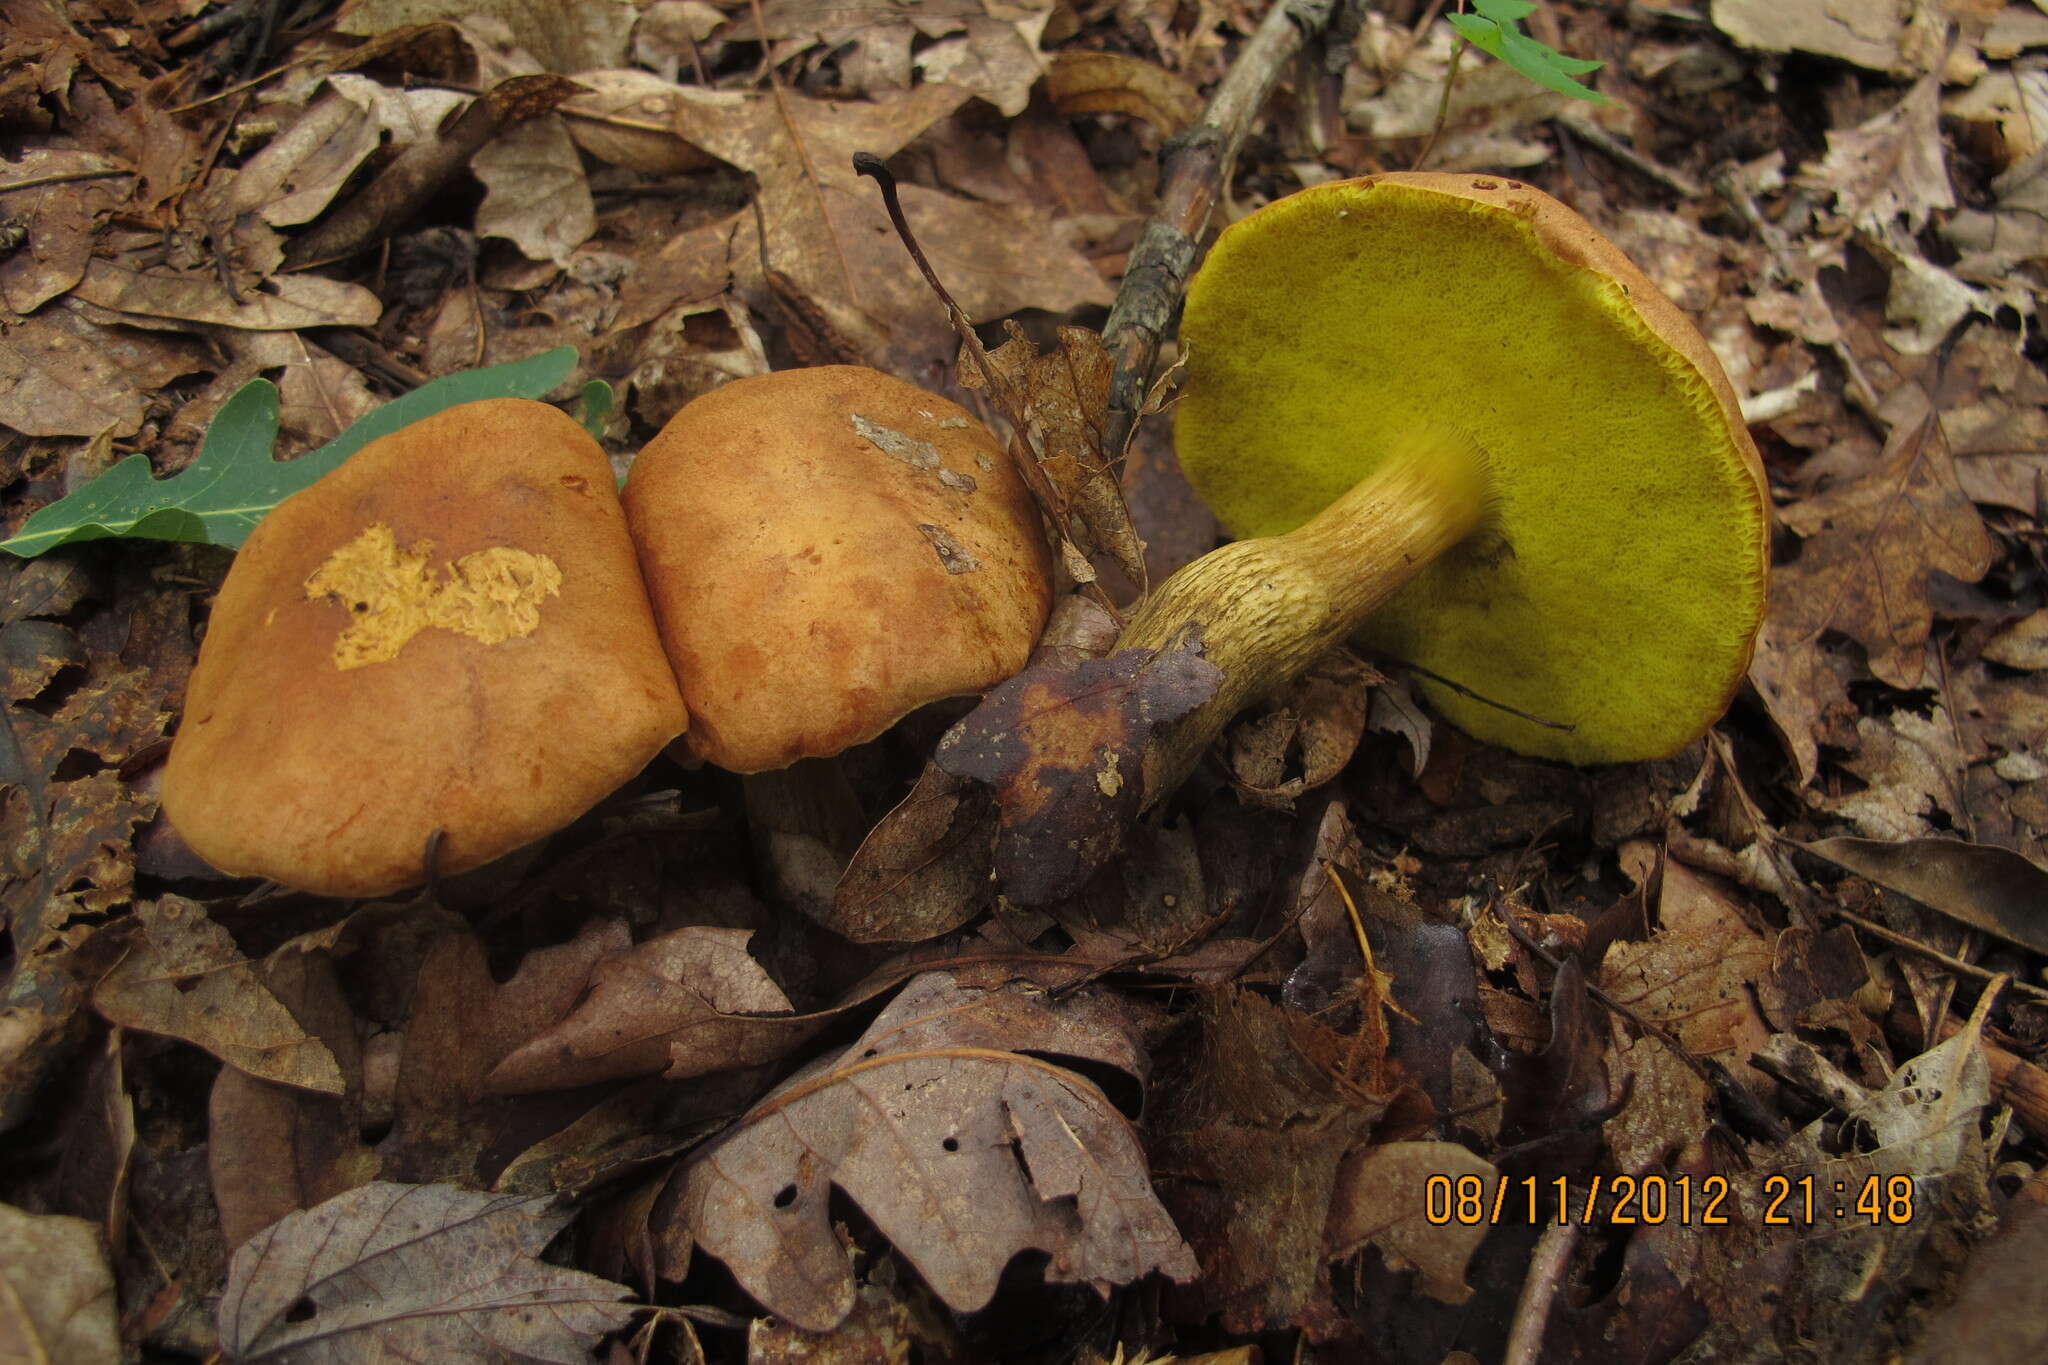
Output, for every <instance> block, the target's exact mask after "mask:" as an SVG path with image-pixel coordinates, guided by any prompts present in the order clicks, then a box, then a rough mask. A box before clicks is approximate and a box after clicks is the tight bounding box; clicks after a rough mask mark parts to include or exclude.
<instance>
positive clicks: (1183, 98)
mask: <svg viewBox="0 0 2048 1365" xmlns="http://www.w3.org/2000/svg"><path fill="white" fill-rule="evenodd" d="M1046 91H1047V93H1049V94H1050V95H1051V96H1052V103H1053V107H1054V108H1055V109H1057V110H1059V112H1060V113H1061V114H1062V115H1063V116H1065V117H1067V118H1072V117H1073V116H1074V115H1076V114H1123V115H1126V116H1128V117H1131V118H1141V119H1143V120H1145V122H1147V123H1149V124H1151V125H1152V126H1153V127H1154V128H1156V129H1158V130H1159V132H1160V134H1161V135H1162V136H1166V137H1171V136H1172V135H1173V134H1175V133H1177V132H1179V131H1180V130H1181V129H1183V128H1185V127H1187V126H1188V125H1189V124H1190V123H1193V122H1194V121H1195V120H1196V119H1198V118H1200V117H1201V116H1202V92H1201V91H1199V90H1197V89H1195V87H1194V86H1192V85H1190V84H1188V82H1187V81H1185V80H1183V79H1182V78H1181V77H1179V76H1176V75H1174V74H1173V73H1172V72H1171V71H1167V70H1165V69H1164V68H1162V67H1158V66H1155V65H1153V64H1152V63H1151V62H1148V61H1145V60H1143V59H1141V58H1138V57H1131V56H1126V55H1125V54H1124V53H1121V52H1080V51H1071V52H1058V53H1055V54H1053V59H1052V66H1051V69H1050V70H1048V71H1047V72H1046Z"/></svg>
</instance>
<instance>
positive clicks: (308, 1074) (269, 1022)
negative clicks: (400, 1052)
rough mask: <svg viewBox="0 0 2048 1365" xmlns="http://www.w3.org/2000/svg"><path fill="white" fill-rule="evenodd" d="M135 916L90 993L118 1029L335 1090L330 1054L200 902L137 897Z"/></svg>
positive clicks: (262, 1074)
mask: <svg viewBox="0 0 2048 1365" xmlns="http://www.w3.org/2000/svg"><path fill="white" fill-rule="evenodd" d="M135 921H136V924H137V926H138V928H139V929H140V933H139V934H138V936H137V941H136V943H135V944H134V946H133V948H132V949H131V950H130V951H129V953H128V954H127V955H126V956H125V957H123V958H122V959H121V961H120V963H119V965H117V966H116V967H115V968H114V970H112V971H111V972H108V973H107V975H106V976H105V977H104V978H102V979H101V981H100V984H99V986H98V987H97V988H96V989H95V990H94V991H93V997H92V1002H93V1007H94V1008H95V1009H97V1010H99V1012H100V1013H101V1014H103V1015H105V1016H106V1017H107V1018H108V1019H110V1020H112V1021H113V1022H114V1023H117V1024H120V1025H121V1026H122V1027H124V1028H132V1029H142V1030H144V1031H146V1032H149V1033H163V1034H168V1035H169V1036H171V1037H173V1038H180V1039H183V1040H184V1041H185V1042H188V1043H191V1044H193V1045H194V1046H196V1047H202V1048H204V1049H206V1050H207V1051H208V1052H211V1053H212V1054H213V1055H214V1056H216V1057H218V1058H220V1059H221V1060H222V1061H224V1062H226V1063H227V1064H228V1065H230V1066H232V1067H235V1068H237V1069H239V1070H242V1071H246V1072H248V1073H249V1074H250V1075H252V1076H255V1077H257V1078H259V1079H261V1080H267V1081H276V1082H277V1083H278V1084H280V1085H293V1086H298V1087H300V1088H301V1089H305V1090H318V1091H321V1092H323V1093H325V1094H330V1095H338V1094H340V1093H341V1092H342V1089H343V1083H342V1078H341V1068H340V1066H339V1065H338V1064H337V1063H336V1062H335V1060H334V1054H333V1053H332V1052H329V1051H328V1050H327V1045H326V1044H325V1043H322V1042H321V1041H320V1040H319V1039H317V1038H313V1037H309V1036H308V1035H307V1033H306V1031H305V1029H303V1028H302V1027H300V1025H299V1022H298V1021H297V1020H296V1019H294V1018H292V1014H291V1011H290V1010H288V1009H286V1008H285V1007H284V1003H283V1002H282V1001H280V1000H279V999H278V998H277V997H276V996H275V995H272V994H271V993H270V990H269V988H268V987H266V986H265V985H264V984H263V981H262V979H261V977H260V976H259V975H258V973H257V970H256V964H255V963H253V962H251V961H250V960H249V959H248V958H246V957H244V956H243V955H242V952H241V950H240V949H239V948H237V947H236V946H235V941H234V939H233V938H231V937H229V935H228V931H227V930H225V929H223V928H221V927H220V926H219V925H218V924H215V923H214V922H213V921H212V920H211V919H209V918H207V915H206V910H205V908H204V907H203V906H201V905H200V904H199V903H198V902H197V901H190V900H186V899H185V898H184V897H183V896H165V897H163V898H161V899H160V900H156V901H153V902H144V903H143V904H142V905H139V906H137V907H136V910H135Z"/></svg>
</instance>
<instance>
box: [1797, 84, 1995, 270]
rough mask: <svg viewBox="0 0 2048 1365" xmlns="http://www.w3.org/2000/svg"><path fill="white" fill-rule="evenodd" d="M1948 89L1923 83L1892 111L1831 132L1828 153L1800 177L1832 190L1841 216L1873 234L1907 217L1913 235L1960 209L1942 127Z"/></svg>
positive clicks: (1821, 187) (1906, 220) (1906, 95)
mask: <svg viewBox="0 0 2048 1365" xmlns="http://www.w3.org/2000/svg"><path fill="white" fill-rule="evenodd" d="M1940 94H1941V85H1940V82H1939V81H1937V80H1936V79H1935V78H1934V77H1932V76H1928V77H1925V78H1923V79H1922V80H1920V81H1919V82H1918V83H1917V84H1915V85H1914V86H1913V88H1912V89H1910V90H1908V91H1907V92H1906V94H1905V95H1904V96H1903V97H1902V98H1901V99H1900V100H1899V102H1898V103H1897V104H1894V105H1893V106H1892V107H1891V108H1889V109H1887V110H1885V111H1884V112H1883V113H1881V114H1879V115H1877V116H1876V117H1875V118H1871V119H1867V120H1865V121H1864V122H1863V123H1861V124H1858V125H1857V126H1856V127H1855V128H1852V129H1850V130H1848V131H1846V132H1840V131H1837V132H1830V133H1829V134H1828V154H1827V156H1825V157H1824V158H1822V160H1821V162H1820V164H1819V165H1818V166H1816V167H1814V168H1813V169H1812V170H1811V171H1809V172H1807V173H1805V174H1804V175H1803V176H1802V177H1801V179H1802V180H1803V181H1804V182H1805V183H1807V184H1810V185H1812V186H1813V187H1815V188H1817V189H1822V190H1826V191H1829V192H1831V193H1833V195H1834V196H1835V211H1836V212H1837V213H1839V214H1840V215H1841V216H1842V217H1844V218H1846V219H1848V220H1849V221H1850V222H1852V223H1854V224H1856V225H1857V226H1858V227H1861V228H1865V229H1867V230H1870V231H1872V232H1882V231H1884V230H1886V229H1888V228H1890V227H1891V226H1892V224H1893V222H1894V220H1896V219H1903V220H1904V221H1905V224H1906V227H1907V229H1908V230H1909V231H1911V232H1918V231H1919V230H1920V229H1921V228H1923V227H1925V226H1926V225H1927V221H1928V219H1929V218H1930V217H1932V216H1933V215H1934V214H1936V213H1938V212H1940V211H1941V210H1944V209H1952V208H1954V207H1955V206H1956V197H1955V191H1954V190H1952V189H1951V188H1950V187H1949V183H1948V153H1947V149H1946V148H1945V147H1944V146H1943V145H1942V138H1941V127H1940V114H1941V109H1940V104H1939V97H1940Z"/></svg>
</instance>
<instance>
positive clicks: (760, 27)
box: [748, 0, 862, 308]
mask: <svg viewBox="0 0 2048 1365" xmlns="http://www.w3.org/2000/svg"><path fill="white" fill-rule="evenodd" d="M748 3H749V4H750V5H751V6H752V7H753V11H754V28H755V30H756V31H757V32H758V33H759V34H760V35H761V70H762V72H763V73H764V74H765V75H766V76H767V77H768V92H769V94H771V95H773V96H774V97H775V112H776V113H777V114H779V115H780V116H781V118H782V126H783V127H784V128H786V129H788V130H789V142H790V145H791V146H792V147H794V148H796V159H797V163H798V164H799V165H801V166H802V167H803V168H804V179H806V180H808V181H810V182H811V193H813V194H815V195H817V196H818V217H820V218H822V219H823V220H824V221H825V235H826V236H827V237H829V238H830V239H831V241H832V254H833V255H834V256H837V257H838V258H839V277H840V278H841V279H843V280H845V281H846V301H847V302H848V303H849V304H851V305H852V306H853V307H855V308H860V307H862V304H861V301H860V285H859V284H857V283H856V282H855V281H854V278H853V267H852V266H851V265H850V264H848V263H847V259H846V244H845V243H843V242H841V241H840V240H839V225H838V224H837V223H834V222H833V221H832V206H831V205H830V204H828V203H826V202H825V182H824V181H823V180H820V179H819V178H818V168H817V167H816V166H814V165H812V164H811V153H810V149H809V148H808V147H806V146H804V135H803V131H802V130H801V129H799V128H798V127H797V126H796V116H795V115H794V114H792V113H790V111H789V100H788V98H787V97H786V96H785V95H784V94H783V93H782V78H781V77H780V76H777V75H776V74H775V62H774V60H773V57H774V50H773V48H772V47H771V46H770V44H769V42H768V21H767V20H766V19H763V18H762V17H761V0H748ZM763 231H764V232H765V231H766V229H765V228H763Z"/></svg>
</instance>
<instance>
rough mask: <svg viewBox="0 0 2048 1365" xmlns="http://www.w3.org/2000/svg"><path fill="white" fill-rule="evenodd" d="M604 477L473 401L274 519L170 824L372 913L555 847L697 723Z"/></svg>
mask: <svg viewBox="0 0 2048 1365" xmlns="http://www.w3.org/2000/svg"><path fill="white" fill-rule="evenodd" d="M685 721H686V716H685V712H684V710H683V705H682V700H681V698H680V697H679V696H678V695H677V692H676V685H675V678H674V675H673V674H672V673H671V672H670V670H669V666H668V660H667V659H666V658H665V657H664V656H663V654H662V650H661V640H660V638H659V636H658V635H657V634H656V632H655V629H654V618H653V615H652V612H651V609H650V608H649V606H648V601H647V592H646V589H645V588H644V587H643V585H642V584H641V581H640V571H639V565H638V564H637V562H636V560H635V557H634V554H633V546H632V543H631V541H630V540H629V539H628V538H627V533H626V522H625V516H624V514H623V512H622V511H621V509H620V506H619V500H618V495H617V492H616V485H615V480H614V478H613V475H612V470H611V465H610V463H609V462H608V461H607V460H606V458H605V455H604V452H603V450H601V449H600V448H599V447H598V444H597V442H596V441H594V440H592V439H591V437H590V435H589V434H588V433H587V432H585V431H584V430H583V428H581V427H580V426H578V425H577V424H576V423H575V422H574V421H572V420H570V419H569V418H568V417H567V416H565V415H564V414H563V413H561V412H560V411H558V410H556V409H554V408H551V407H549V406H547V405H546V404H544V403H536V402H531V401H528V400H526V399H519V398H497V399H490V400H487V401H484V402H477V403H464V404H461V405H459V406H456V407H452V408H448V409H446V410H444V411H442V412H440V413H437V414H435V415H434V416H431V417H428V418H425V419H423V420H422V421H419V422H416V423H414V424H412V425H411V426H408V427H405V428H403V429H401V430H399V431H397V432H394V433H392V434H391V435H389V436H385V437H382V438H380V439H378V440H375V441H372V442H370V443H369V444H368V445H365V446H364V447H363V448H362V449H361V450H359V451H357V452H356V453H355V454H354V455H353V456H351V457H350V458H349V459H348V460H347V461H345V462H344V463H343V464H342V465H341V466H340V467H338V468H337V469H335V470H334V471H333V472H332V473H330V474H328V475H327V476H326V477H324V478H322V479H320V480H319V481H318V482H317V483H315V484H313V485H312V486H311V487H308V488H306V489H305V490H303V491H301V492H299V493H297V494H295V495H293V496H292V497H290V498H287V499H286V500H285V501H284V502H283V503H281V504H279V506H278V507H277V509H276V510H275V511H273V512H271V513H270V515H269V516H267V517H265V518H264V519H263V521H262V522H261V523H260V524H259V525H258V526H257V527H256V530H255V531H254V533H253V534H251V535H250V537H249V540H248V543H247V544H246V545H244V546H243V547H242V550H241V553H240V554H239V555H237V556H236V558H235V562H234V564H233V566H232V567H231V568H230V569H229V571H228V575H227V579H226V581H225V582H224V583H223V584H222V585H221V590H220V594H219V596H218V598H217V599H216V601H215V603H214V608H213V614H212V617H211V619H210V621H209V624H208V627H207V632H206V639H205V642H204V644H203V646H202V647H201V649H200V653H199V662H198V666H197V667H196V668H195V669H194V670H193V673H192V681H191V686H190V689H189V691H188V695H187V700H186V706H185V719H184V722H183V725H182V726H181V728H180V730H179V732H178V736H177V739H176V740H175V741H174V742H173V744H172V747H171V755H170V759H169V762H168V765H167V766H166V769H165V772H164V781H163V806H164V811H165V814H166V815H167V816H168V817H169V818H170V821H171V824H172V826H173V827H174V828H176V830H177V831H178V833H179V834H180V835H182V836H183V837H184V839H185V841H186V843H188V844H189V845H191V847H192V848H193V850H194V851H195V852H197V853H198V854H199V855H200V856H201V857H203V858H204V859H206V860H207V861H208V862H209V863H212V864H213V865H214V866H215V867H218V868H220V869H221V870H223V871H226V872H231V873H235V874H237V875H249V876H262V877H269V878H272V879H274V880H276V881H279V882H282V883H284V884H286V885H288V886H293V887H297V888H299V889H301V890H306V891H314V892H319V893H322V894H326V895H335V896H375V895H383V894H386V893H388V892H391V891H395V890H398V889H399V888H401V887H404V886H407V885H409V884H411V883H413V882H417V881H419V880H420V879H421V877H422V873H423V869H424V855H425V851H426V848H427V845H428V841H429V839H430V838H431V837H432V836H433V835H435V834H436V833H437V832H438V833H439V834H440V836H441V843H440V846H439V851H438V855H437V863H436V866H437V867H438V869H439V870H440V871H443V872H460V871H463V870H465V869H468V868H472V867H476V866H479V865H481V864H483V863H486V862H489V861H490V860H492V859H494V858H496V857H499V856H500V855H502V854H505V853H508V852H510V851H512V850H513V849H516V848H518V847H520V846H521V845H524V844H527V843H530V842H532V841H533V840H535V839H538V838H540V837H542V836H543V835H546V834H549V833H552V832H553V831H555V830H557V829H560V828H561V827H562V826H564V825H566V824H568V823H569V822H570V821H571V820H573V819H575V818H576V817H577V816H578V815H580V814H582V813H583V812H584V811H585V810H587V809H588V808H589V807H590V806H592V805H594V804H595V803H596V802H597V801H598V800H599V799H600V798H602V797H604V796H605V795H607V794H609V793H610V792H612V791H613V790H614V789H616V788H617V787H619V786H620V785H621V784H622V783H624V782H625V781H626V780H627V779H629V778H630V777H632V776H633V774H635V773H637V772H638V771H639V770H640V769H641V767H643V766H644V765H645V764H646V763H647V761H648V760H649V759H650V758H652V757H653V756H654V755H655V754H656V753H658V752H660V750H661V748H662V746H663V745H664V744H666V743H667V742H668V741H669V740H670V739H672V738H673V737H674V736H675V735H676V734H677V733H678V732H679V731H681V730H682V729H683V727H684V725H685Z"/></svg>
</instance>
